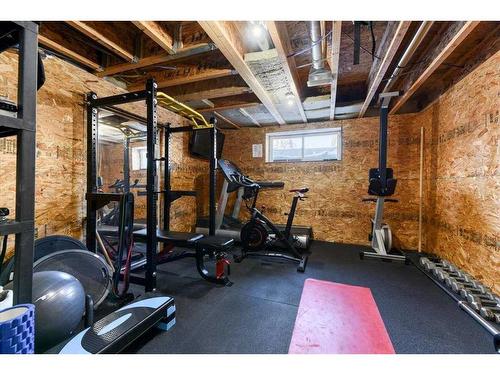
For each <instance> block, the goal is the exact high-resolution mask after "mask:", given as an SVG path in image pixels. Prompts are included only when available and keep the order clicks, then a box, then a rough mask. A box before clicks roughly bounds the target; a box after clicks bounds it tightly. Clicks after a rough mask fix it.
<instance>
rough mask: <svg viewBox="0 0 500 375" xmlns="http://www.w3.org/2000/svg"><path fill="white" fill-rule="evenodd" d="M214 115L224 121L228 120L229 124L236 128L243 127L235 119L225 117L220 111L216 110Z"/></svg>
mask: <svg viewBox="0 0 500 375" xmlns="http://www.w3.org/2000/svg"><path fill="white" fill-rule="evenodd" d="M214 115H215V116H217V117H218V118H220V119H221V120H222V121H224V122H227V123H228V124H229V125H231V126H233V127H234V128H235V129H241V125H238V124H235V123H234V122H233V121H231V120H229V119H228V118H227V117H224V116H223V115H221V114H220V113H219V112H217V111H214Z"/></svg>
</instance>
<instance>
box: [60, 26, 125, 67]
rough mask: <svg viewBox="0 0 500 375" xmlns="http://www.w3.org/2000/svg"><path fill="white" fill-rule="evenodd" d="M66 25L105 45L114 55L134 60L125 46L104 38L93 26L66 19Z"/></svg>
mask: <svg viewBox="0 0 500 375" xmlns="http://www.w3.org/2000/svg"><path fill="white" fill-rule="evenodd" d="M66 23H67V24H68V25H70V26H71V27H73V28H74V29H76V30H78V31H80V32H81V33H83V34H85V35H87V36H88V37H89V38H91V39H92V40H95V41H96V42H97V43H99V44H100V45H102V46H103V47H106V48H107V49H109V50H110V51H112V52H114V53H115V54H116V55H118V56H120V57H121V58H123V59H125V60H127V61H134V55H133V54H132V53H130V52H129V51H127V50H126V49H125V48H122V47H120V46H119V45H118V44H116V43H115V42H113V41H112V40H110V39H108V38H106V37H105V36H104V35H103V34H101V33H100V32H99V31H97V30H96V29H94V28H93V27H91V26H89V25H87V24H86V23H85V22H82V21H66Z"/></svg>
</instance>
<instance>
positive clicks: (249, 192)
mask: <svg viewBox="0 0 500 375" xmlns="http://www.w3.org/2000/svg"><path fill="white" fill-rule="evenodd" d="M231 179H232V181H231V182H233V183H235V184H237V185H240V186H242V187H244V194H243V199H244V201H245V205H246V207H247V209H248V211H249V212H250V215H251V218H250V220H249V221H248V222H247V223H246V224H245V225H244V226H243V227H242V228H241V234H240V237H241V244H242V246H243V249H242V254H241V256H237V257H235V259H234V260H235V262H237V263H239V262H241V261H242V260H243V259H244V258H246V257H247V256H265V257H271V258H281V259H286V260H291V261H294V262H297V263H299V265H298V267H297V271H298V272H304V271H305V269H306V265H307V259H308V256H309V254H310V253H309V252H308V251H305V250H303V249H301V248H300V246H299V239H298V238H296V236H293V235H292V234H291V229H292V224H293V219H294V217H295V212H296V210H297V204H298V202H299V201H302V200H304V199H305V198H306V196H305V193H307V192H308V191H309V189H308V188H301V189H292V190H290V192H291V193H295V195H294V197H293V200H292V206H291V208H290V212H289V213H288V220H287V223H286V227H285V229H284V230H283V231H281V230H279V229H278V228H277V227H276V225H275V224H274V223H273V222H272V221H271V220H270V219H269V218H267V217H266V216H265V215H264V214H263V213H262V212H261V211H259V210H258V209H257V208H256V204H257V198H258V195H259V190H260V185H259V184H258V183H256V182H255V181H253V180H251V179H250V178H248V177H246V176H244V175H242V174H239V173H234V174H231ZM248 202H251V203H250V204H249V203H248ZM276 248H280V249H281V251H278V250H276Z"/></svg>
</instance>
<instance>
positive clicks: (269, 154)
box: [266, 128, 342, 162]
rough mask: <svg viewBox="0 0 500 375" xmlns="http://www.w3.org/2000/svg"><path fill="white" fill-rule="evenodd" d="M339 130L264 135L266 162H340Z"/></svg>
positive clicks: (314, 130) (340, 132)
mask: <svg viewBox="0 0 500 375" xmlns="http://www.w3.org/2000/svg"><path fill="white" fill-rule="evenodd" d="M341 149H342V130H341V128H327V129H312V130H297V131H287V132H277V133H267V134H266V162H303V161H327V160H341V155H342V154H341Z"/></svg>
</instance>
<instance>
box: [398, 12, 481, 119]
mask: <svg viewBox="0 0 500 375" xmlns="http://www.w3.org/2000/svg"><path fill="white" fill-rule="evenodd" d="M479 23H480V22H478V21H467V22H465V24H464V25H463V26H462V27H461V28H460V30H458V32H457V33H456V34H455V35H454V37H453V38H452V39H451V40H450V41H449V42H448V44H446V46H444V48H443V49H442V50H441V52H440V53H439V54H438V55H437V56H436V57H435V58H434V59H433V60H432V61H431V62H430V64H429V66H428V67H427V68H426V69H425V70H424V71H423V72H422V74H421V75H420V76H419V77H418V78H417V79H416V80H415V81H414V82H413V84H412V85H411V86H410V88H409V89H408V90H407V91H406V92H405V93H404V95H403V96H402V97H401V98H400V99H399V100H398V101H397V102H396V104H395V105H394V107H393V108H392V109H391V110H390V112H389V113H391V114H394V113H396V112H397V111H398V110H399V109H400V108H401V107H402V106H403V105H404V104H405V103H406V102H407V101H408V100H409V99H410V98H411V96H412V95H413V94H415V92H416V91H417V90H418V89H419V88H420V87H421V86H422V85H423V84H424V83H425V82H426V81H427V79H428V78H429V77H430V76H431V75H432V73H434V72H435V71H436V69H438V68H439V66H440V65H441V64H442V63H443V62H444V61H445V60H446V59H447V58H448V56H450V55H451V54H452V53H453V51H454V50H455V49H456V48H457V47H458V46H459V45H460V44H461V43H462V42H463V41H464V40H465V38H467V36H468V35H469V34H470V33H471V32H472V31H473V30H474V29H475V28H476V26H477V25H479Z"/></svg>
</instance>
